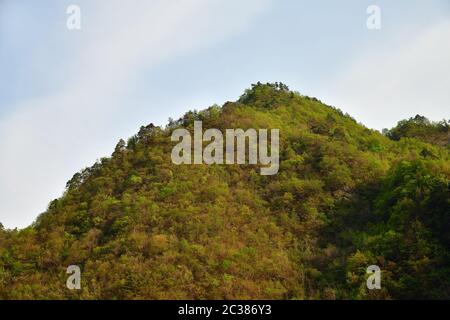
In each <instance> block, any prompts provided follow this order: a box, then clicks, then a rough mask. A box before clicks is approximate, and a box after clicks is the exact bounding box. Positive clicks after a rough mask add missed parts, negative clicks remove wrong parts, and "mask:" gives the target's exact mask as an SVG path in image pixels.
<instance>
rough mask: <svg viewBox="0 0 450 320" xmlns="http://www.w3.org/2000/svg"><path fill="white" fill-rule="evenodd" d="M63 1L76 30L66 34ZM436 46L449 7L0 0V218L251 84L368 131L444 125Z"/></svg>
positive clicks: (38, 204) (445, 46) (446, 61)
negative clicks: (150, 132)
mask: <svg viewBox="0 0 450 320" xmlns="http://www.w3.org/2000/svg"><path fill="white" fill-rule="evenodd" d="M69 4H77V5H79V6H80V8H81V14H82V16H81V25H82V30H80V31H69V30H67V28H66V19H67V14H66V13H65V10H66V8H67V6H68V5H69ZM372 4H375V5H378V6H379V7H380V8H381V13H382V16H381V17H382V20H381V23H382V25H381V26H382V28H381V30H379V31H373V30H368V29H367V27H366V20H367V17H368V15H367V13H366V9H367V7H368V6H369V5H372ZM449 40H450V2H449V1H448V0H429V1H419V0H417V1H411V0H396V1H393V0H383V1H365V0H343V1H335V0H322V1H312V0H311V1H300V0H277V1H274V0H247V1H230V0H185V1H170V0H164V1H161V0H154V1H151V0H148V1H143V0H142V1H139V0H131V1H119V0H78V1H76V0H72V1H66V0H63V1H52V0H41V1H33V0H21V1H18V0H0V88H1V89H0V134H1V136H2V139H1V140H0V148H1V150H2V154H0V176H1V180H0V200H1V201H0V222H2V223H3V224H4V225H6V226H8V227H16V226H17V227H24V226H26V225H29V224H30V223H31V222H32V221H33V220H34V219H35V218H36V216H37V215H38V214H39V213H40V212H42V211H43V210H45V207H46V205H47V203H48V202H49V201H50V200H51V199H52V198H55V197H58V196H60V195H61V193H62V191H63V189H64V185H65V182H66V181H67V180H68V179H70V177H71V176H72V175H73V173H75V172H76V171H78V170H79V169H81V168H83V167H85V166H88V165H91V164H92V163H93V162H94V161H95V160H96V159H97V158H100V157H101V156H108V155H109V154H110V153H111V151H112V149H113V148H114V145H115V143H116V142H117V141H118V139H120V138H127V137H129V136H131V135H132V134H134V133H136V132H137V130H138V128H139V126H141V125H144V124H148V123H150V122H153V123H156V124H160V125H161V124H165V123H166V121H167V118H168V117H172V118H177V117H179V116H181V115H182V114H183V113H184V112H186V111H187V110H189V109H194V108H196V109H201V108H204V107H207V106H209V105H211V104H213V103H218V104H222V103H223V102H225V101H227V100H235V99H236V98H238V97H239V95H240V94H242V92H243V91H244V89H245V88H247V87H249V86H250V84H251V83H254V82H257V81H263V82H266V81H270V82H275V81H282V82H284V83H286V84H288V85H289V86H290V87H291V88H292V89H294V90H297V91H300V92H301V93H303V94H307V95H311V96H316V97H318V98H319V99H321V100H322V101H324V102H326V103H328V104H331V105H335V106H338V107H339V108H341V109H342V110H344V111H345V112H348V113H350V114H351V115H353V116H354V117H355V118H356V119H357V120H358V121H360V122H362V123H363V124H365V125H367V126H369V127H371V128H376V129H382V128H384V127H391V126H393V125H395V123H396V122H397V121H398V120H400V119H402V118H406V117H410V116H414V115H415V114H416V113H421V114H423V115H425V116H428V117H430V118H432V119H434V120H440V119H442V118H449V112H448V110H449V109H450V108H449V105H450V93H449V91H450V90H449V87H450V41H449Z"/></svg>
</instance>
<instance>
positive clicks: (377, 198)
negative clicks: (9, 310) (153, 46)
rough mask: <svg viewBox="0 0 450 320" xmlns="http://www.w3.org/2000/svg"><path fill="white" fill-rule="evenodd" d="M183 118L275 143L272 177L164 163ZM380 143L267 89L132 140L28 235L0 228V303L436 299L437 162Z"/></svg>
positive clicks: (82, 177)
mask: <svg viewBox="0 0 450 320" xmlns="http://www.w3.org/2000/svg"><path fill="white" fill-rule="evenodd" d="M194 120H201V121H203V128H204V130H205V129H207V128H217V129H220V130H221V131H225V129H227V128H242V129H248V128H255V129H259V128H261V129H265V128H267V129H272V128H277V129H279V130H280V168H279V172H278V174H276V175H273V176H262V175H260V173H259V168H258V166H257V165H175V164H173V163H172V161H171V150H172V148H173V146H174V145H175V143H174V142H172V141H171V139H170V137H171V133H172V131H173V130H175V129H176V128H181V127H183V128H187V129H188V130H193V122H194ZM394 133H395V132H394V131H393V132H391V137H392V136H394ZM394 137H396V139H394V140H392V139H390V138H389V137H387V136H385V135H382V134H381V133H379V132H377V131H374V130H369V129H367V128H365V127H364V126H363V125H361V124H358V123H357V122H356V121H355V120H354V119H352V118H351V117H350V116H348V115H344V114H343V113H342V112H341V111H340V110H338V109H335V108H332V107H329V106H327V105H324V104H323V103H321V102H320V101H319V100H317V99H315V98H309V97H305V96H302V95H300V94H298V93H294V92H291V91H289V90H288V88H287V87H286V86H284V85H282V84H278V83H277V84H257V85H253V86H252V88H251V89H249V90H247V91H246V92H245V93H244V94H243V95H242V96H241V98H240V99H239V100H238V101H236V102H227V103H225V104H224V105H223V106H222V107H218V106H212V107H210V108H208V109H206V110H204V111H200V112H189V113H187V114H186V115H185V116H184V117H182V118H181V119H179V120H177V121H170V123H169V125H168V126H167V127H166V128H159V127H154V126H152V125H149V126H147V127H142V128H141V130H140V131H139V133H138V134H137V135H136V136H133V137H131V138H130V139H129V140H128V141H127V142H126V143H125V142H124V141H120V142H119V143H118V144H117V147H116V149H115V150H114V152H113V154H112V156H111V157H109V158H104V159H101V160H100V161H98V162H97V163H96V164H95V165H93V166H92V167H90V168H87V169H85V170H83V171H81V172H79V173H77V174H75V175H74V177H73V178H72V179H71V180H70V181H69V182H68V184H67V190H66V192H65V194H64V195H63V196H62V197H61V198H60V199H57V200H54V201H52V202H51V203H50V205H49V208H48V210H47V211H46V212H45V213H43V214H41V215H40V216H39V218H38V219H37V220H36V222H35V223H34V224H33V225H32V226H30V227H28V228H26V229H24V230H20V231H17V230H4V228H0V298H1V299H28V298H45V299H48V298H58V299H94V298H98V299H168V298H171V299H222V298H223V299H403V298H450V256H449V253H450V251H449V249H450V190H449V179H450V157H449V150H448V148H445V147H441V146H439V145H433V144H428V143H426V142H424V141H421V140H420V139H416V138H417V137H409V136H408V135H406V136H404V137H400V138H399V139H397V136H394ZM396 140H398V141H396ZM424 140H425V141H426V140H427V139H424ZM42 183H45V181H43V182H42ZM36 187H39V186H36ZM24 201H26V199H24ZM69 265H79V266H80V268H81V270H82V288H81V290H78V291H77V290H75V291H70V290H68V289H67V288H66V279H67V277H68V275H67V274H66V268H67V267H68V266H69ZM369 265H378V266H379V267H380V268H381V270H382V282H381V285H382V289H381V290H368V289H367V288H366V278H367V275H366V268H367V267H368V266H369Z"/></svg>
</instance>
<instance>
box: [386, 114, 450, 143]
mask: <svg viewBox="0 0 450 320" xmlns="http://www.w3.org/2000/svg"><path fill="white" fill-rule="evenodd" d="M384 134H386V136H388V137H389V138H391V139H392V140H396V141H398V140H400V139H401V138H415V139H418V140H421V141H424V142H427V143H431V144H436V145H438V146H442V147H445V146H447V147H448V146H450V122H449V121H447V120H442V121H440V122H432V121H430V120H428V119H427V118H426V117H423V116H421V115H416V116H415V117H414V118H410V119H408V120H402V121H400V122H399V123H398V124H397V126H396V127H394V128H392V129H390V130H386V129H385V130H384Z"/></svg>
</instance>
